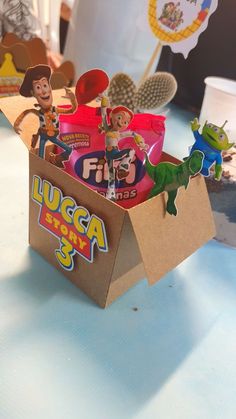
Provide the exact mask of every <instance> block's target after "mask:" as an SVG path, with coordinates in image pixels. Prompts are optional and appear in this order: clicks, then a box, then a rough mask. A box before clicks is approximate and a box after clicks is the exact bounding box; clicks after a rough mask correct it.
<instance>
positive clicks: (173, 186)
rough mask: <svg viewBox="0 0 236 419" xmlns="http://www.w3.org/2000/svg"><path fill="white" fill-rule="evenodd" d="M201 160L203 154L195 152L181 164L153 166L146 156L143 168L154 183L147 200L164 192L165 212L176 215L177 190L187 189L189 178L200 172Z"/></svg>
mask: <svg viewBox="0 0 236 419" xmlns="http://www.w3.org/2000/svg"><path fill="white" fill-rule="evenodd" d="M203 159H204V154H203V153H202V152H201V151H199V150H195V151H194V152H193V153H192V155H191V156H189V157H188V158H187V159H186V160H185V162H183V163H180V164H174V163H170V162H161V163H159V164H157V165H156V166H154V165H153V164H152V163H151V162H150V161H149V159H148V156H147V155H146V161H145V167H146V170H147V173H148V175H149V176H150V178H151V179H152V180H153V181H154V182H155V185H154V186H153V188H152V189H151V192H150V193H149V196H148V198H152V197H154V196H156V195H158V194H159V193H161V192H163V191H166V192H167V194H168V200H167V204H166V211H167V212H168V213H169V214H171V215H177V208H176V205H175V199H176V196H177V192H178V188H180V187H181V186H184V187H185V189H187V187H188V184H189V180H190V177H191V176H195V175H196V174H198V173H199V172H200V171H201V169H202V162H203Z"/></svg>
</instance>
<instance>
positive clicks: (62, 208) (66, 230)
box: [32, 176, 108, 271]
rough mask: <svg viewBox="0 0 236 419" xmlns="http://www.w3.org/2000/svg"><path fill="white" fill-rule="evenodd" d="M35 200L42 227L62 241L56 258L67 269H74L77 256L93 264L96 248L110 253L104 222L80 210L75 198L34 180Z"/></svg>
mask: <svg viewBox="0 0 236 419" xmlns="http://www.w3.org/2000/svg"><path fill="white" fill-rule="evenodd" d="M32 199H33V201H34V202H36V203H37V204H39V205H40V212H39V218H38V222H39V225H40V226H41V227H43V228H45V229H46V230H47V231H48V232H49V233H50V234H52V235H53V236H55V237H57V238H58V239H59V243H60V247H59V249H56V250H55V255H56V258H57V261H58V262H59V263H60V265H61V266H62V268H63V269H65V270H67V271H72V270H73V269H74V259H73V257H74V255H75V254H76V253H77V254H78V255H80V256H81V257H83V258H84V259H85V260H86V261H87V262H90V263H93V261H94V246H95V244H96V246H97V248H98V250H99V251H101V252H108V245H107V236H106V229H105V225H104V222H103V221H102V220H101V219H100V218H99V217H97V216H96V215H95V214H90V213H89V211H88V210H87V209H86V208H84V207H82V206H78V205H77V204H76V202H75V200H74V199H73V198H72V197H70V196H63V194H62V191H61V190H60V189H59V188H57V187H55V186H53V185H52V184H51V183H50V182H48V181H47V180H42V179H41V178H40V177H39V176H34V177H33V184H32Z"/></svg>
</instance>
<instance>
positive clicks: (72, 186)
mask: <svg viewBox="0 0 236 419" xmlns="http://www.w3.org/2000/svg"><path fill="white" fill-rule="evenodd" d="M29 161H30V176H29V186H30V198H29V207H30V210H29V231H30V239H29V241H30V244H31V246H32V247H33V248H34V249H35V250H37V251H38V252H39V253H40V254H41V255H42V256H43V257H44V258H45V259H47V260H48V261H49V262H50V263H51V264H52V265H54V266H55V267H56V268H57V269H59V270H60V271H61V272H62V273H63V274H64V275H66V276H67V277H68V278H69V279H70V280H71V281H72V282H74V283H75V284H76V285H77V286H79V287H80V288H81V289H82V290H83V291H84V292H85V293H86V294H88V295H89V296H90V297H91V298H92V299H94V300H95V301H96V302H97V303H98V304H99V305H100V306H102V307H104V306H105V305H106V298H107V293H108V288H109V284H110V279H111V276H112V272H113V268H114V264H115V260H116V254H117V251H118V247H119V243H120V236H121V232H122V227H123V222H124V216H125V211H124V210H123V209H122V208H120V207H119V206H118V205H114V204H113V203H112V202H110V201H108V200H107V199H106V198H103V197H102V196H101V195H99V194H97V193H96V192H94V191H93V190H91V189H89V188H87V187H86V186H84V185H82V184H81V183H80V182H78V181H77V180H76V179H74V178H72V177H71V176H70V175H68V174H66V173H64V172H63V171H62V170H60V169H58V168H57V167H55V166H53V165H51V164H50V163H48V162H47V161H46V160H43V159H41V158H39V157H38V156H36V155H34V154H33V153H31V152H30V154H29ZM33 175H38V176H40V177H41V178H42V179H47V180H48V181H50V182H51V183H52V184H53V186H57V187H59V188H60V189H61V190H62V192H63V195H69V196H71V197H72V198H74V199H75V201H76V202H77V204H78V205H82V206H84V207H85V208H87V209H88V210H89V211H90V213H94V214H96V215H97V216H98V217H100V218H101V219H102V220H103V221H104V223H105V226H106V232H107V237H108V247H109V251H108V253H101V252H98V251H95V260H94V263H88V262H87V261H85V260H84V259H83V258H82V257H79V256H78V255H77V256H76V257H75V268H74V270H73V271H72V272H68V271H65V270H64V269H63V268H61V267H60V265H59V264H58V262H57V260H56V258H55V254H54V251H55V249H57V248H59V240H58V239H57V238H56V237H54V236H53V235H52V234H50V233H49V232H48V231H46V230H44V229H43V228H42V227H41V226H40V225H39V224H38V217H39V210H40V206H39V205H38V204H37V203H35V202H34V201H33V200H32V199H31V186H32V177H33ZM96 250H97V249H96Z"/></svg>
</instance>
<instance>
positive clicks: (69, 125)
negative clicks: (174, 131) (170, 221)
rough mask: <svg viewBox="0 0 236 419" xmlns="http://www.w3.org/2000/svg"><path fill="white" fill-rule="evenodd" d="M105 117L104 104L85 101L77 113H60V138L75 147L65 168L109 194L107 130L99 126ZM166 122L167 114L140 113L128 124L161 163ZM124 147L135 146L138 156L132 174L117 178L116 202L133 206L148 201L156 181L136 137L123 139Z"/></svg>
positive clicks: (86, 182)
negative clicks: (149, 174) (106, 148)
mask: <svg viewBox="0 0 236 419" xmlns="http://www.w3.org/2000/svg"><path fill="white" fill-rule="evenodd" d="M101 121H102V118H101V108H100V107H98V108H93V107H90V106H87V105H81V106H79V107H78V109H77V111H76V112H75V113H74V114H67V115H66V114H65V115H64V114H61V115H60V139H61V140H62V141H64V142H65V143H67V144H68V145H70V146H71V147H72V148H73V152H72V153H71V156H70V159H69V160H68V161H67V162H65V171H66V172H67V173H69V174H70V175H71V176H74V177H75V178H76V179H78V180H79V181H80V182H82V183H84V184H86V185H87V186H88V187H90V188H92V189H94V190H96V191H97V192H99V193H100V194H102V195H103V196H106V191H107V185H108V167H107V163H106V161H105V134H104V133H102V134H100V133H99V130H98V125H99V124H100V123H101ZM164 122H165V117H164V116H158V115H152V114H136V115H134V118H133V120H132V122H131V123H130V125H129V127H128V130H129V131H134V132H136V133H137V134H140V135H141V136H142V137H143V138H144V140H145V142H146V144H148V145H149V149H148V151H147V154H148V156H149V158H150V160H151V162H152V163H153V164H157V163H158V162H159V160H160V157H161V153H162V147H163V141H164V135H165V124H164ZM124 148H131V149H133V150H135V156H134V158H133V161H132V163H131V166H130V172H129V175H128V176H127V177H126V178H125V179H123V180H120V181H119V180H118V179H117V180H116V203H117V204H119V205H121V206H122V207H123V208H131V207H133V206H135V205H137V204H139V203H140V202H143V201H145V199H146V198H147V196H148V193H149V191H150V189H151V188H152V186H153V181H152V180H151V179H150V178H149V176H148V175H147V173H146V169H145V165H144V162H145V153H144V152H143V151H141V150H140V149H139V148H138V146H137V145H136V144H135V142H134V140H133V138H131V137H129V138H124V139H121V140H120V141H119V149H120V150H122V149H124ZM60 151H61V150H60ZM57 152H59V149H58V150H57ZM116 163H117V164H118V162H115V164H116Z"/></svg>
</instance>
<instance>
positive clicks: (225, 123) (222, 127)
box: [221, 120, 228, 129]
mask: <svg viewBox="0 0 236 419" xmlns="http://www.w3.org/2000/svg"><path fill="white" fill-rule="evenodd" d="M227 122H228V121H227V120H226V121H225V122H224V124H223V125H222V127H221V128H222V129H223V128H224V126H225V125H226V124H227Z"/></svg>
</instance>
